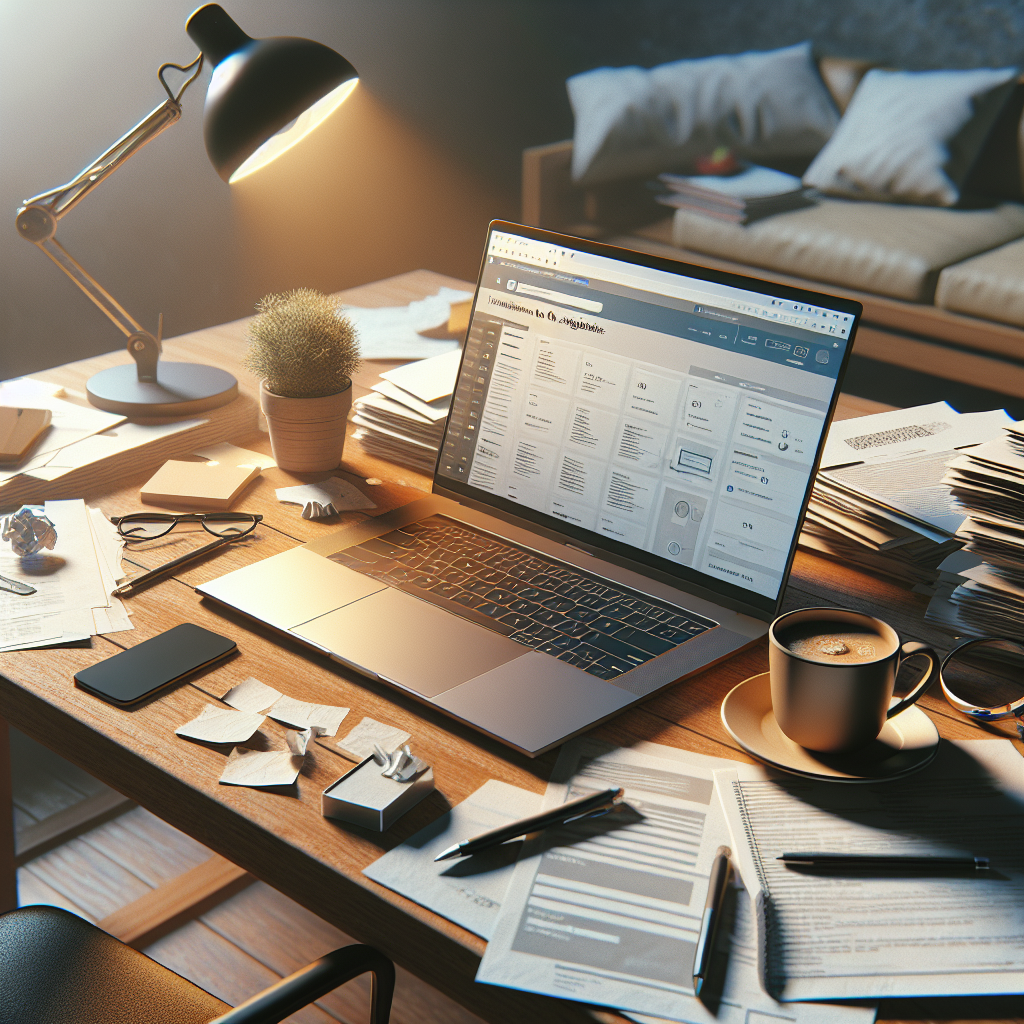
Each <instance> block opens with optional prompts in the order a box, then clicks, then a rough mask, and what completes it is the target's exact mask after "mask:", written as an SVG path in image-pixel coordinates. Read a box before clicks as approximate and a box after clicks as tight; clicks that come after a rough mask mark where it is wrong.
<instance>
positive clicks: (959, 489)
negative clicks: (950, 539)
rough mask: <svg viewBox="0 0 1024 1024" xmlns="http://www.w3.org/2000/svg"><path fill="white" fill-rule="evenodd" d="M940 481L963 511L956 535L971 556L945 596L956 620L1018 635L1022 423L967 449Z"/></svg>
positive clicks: (1023, 575) (1022, 558)
mask: <svg viewBox="0 0 1024 1024" xmlns="http://www.w3.org/2000/svg"><path fill="white" fill-rule="evenodd" d="M944 482H945V483H946V484H947V485H948V486H949V487H950V489H951V491H952V493H953V497H954V499H955V500H956V501H957V503H958V504H959V506H960V507H961V509H962V510H963V511H964V512H965V513H966V518H965V519H964V521H963V524H962V525H961V526H960V528H959V530H958V531H957V536H958V538H959V539H960V540H962V541H963V542H964V551H965V552H966V553H970V554H972V555H974V556H975V558H974V559H972V561H973V562H974V564H973V565H970V566H968V567H965V568H962V569H960V571H959V574H958V577H959V578H958V580H957V582H958V584H959V585H958V586H956V587H955V589H953V590H952V593H951V594H950V595H949V601H950V602H951V603H952V604H953V606H954V607H955V610H956V617H957V619H958V620H959V622H960V624H962V625H963V626H965V627H967V628H968V629H969V630H970V631H971V632H975V633H986V632H994V633H1002V634H1005V635H1007V636H1012V637H1017V636H1018V635H1019V633H1020V624H1021V621H1022V620H1024V422H1021V423H1014V424H1012V425H1010V426H1008V427H1006V428H1005V432H1004V436H1002V437H999V438H997V439H995V440H993V441H989V442H988V443H987V444H982V445H978V447H976V448H970V449H968V450H967V451H965V452H964V453H963V454H962V455H960V456H959V457H958V458H957V459H955V460H954V461H953V462H951V463H950V465H949V470H948V471H947V473H946V476H945V479H944Z"/></svg>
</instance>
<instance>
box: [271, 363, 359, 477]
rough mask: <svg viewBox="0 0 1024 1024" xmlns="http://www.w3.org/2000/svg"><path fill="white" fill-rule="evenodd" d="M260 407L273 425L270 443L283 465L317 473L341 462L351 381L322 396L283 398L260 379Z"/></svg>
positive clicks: (350, 400)
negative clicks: (345, 386) (334, 391)
mask: <svg viewBox="0 0 1024 1024" xmlns="http://www.w3.org/2000/svg"><path fill="white" fill-rule="evenodd" d="M260 408H261V409H262V410H263V415H264V416H266V417H267V425H268V426H269V427H270V446H271V448H273V450H274V459H275V460H276V461H277V464H278V465H279V466H280V467H281V469H287V470H291V471H292V472H294V473H316V472H320V471H322V470H325V469H334V468H335V467H337V466H338V465H339V464H340V463H341V456H342V453H343V451H344V448H345V426H346V424H347V423H348V414H349V410H350V409H351V408H352V385H351V383H350V384H349V386H348V387H347V388H345V390H344V391H338V392H337V393H335V394H333V395H325V396H324V397H323V398H284V397H283V396H281V395H275V394H274V393H273V392H272V391H268V390H267V386H266V381H261V382H260Z"/></svg>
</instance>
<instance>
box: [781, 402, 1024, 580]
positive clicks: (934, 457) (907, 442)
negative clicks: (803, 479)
mask: <svg viewBox="0 0 1024 1024" xmlns="http://www.w3.org/2000/svg"><path fill="white" fill-rule="evenodd" d="M1011 422H1012V421H1011V420H1010V417H1008V416H1007V415H1006V413H1005V412H1003V411H1002V410H996V411H993V412H979V413H963V414H961V413H958V412H957V411H956V410H955V409H953V408H952V407H951V406H949V405H948V404H947V403H945V402H936V403H934V404H933V405H925V406H919V407H917V408H914V409H898V410H894V411H893V412H887V413H879V414H877V415H874V416H862V417H858V418H855V419H848V420H839V421H837V422H835V423H833V424H832V427H831V429H830V430H829V435H828V441H827V442H826V445H825V452H824V454H823V456H822V460H821V466H820V468H819V470H818V475H817V477H816V478H815V481H814V489H813V491H812V494H811V501H810V504H809V505H808V508H807V518H806V520H805V521H804V527H803V532H802V533H801V535H800V546H801V547H803V548H805V549H807V550H810V551H814V552H816V553H818V554H822V555H825V556H826V557H828V558H832V559H835V560H837V561H841V562H843V563H845V564H848V565H856V566H859V567H861V568H864V569H866V570H868V571H869V572H872V573H875V574H877V575H882V576H888V577H891V578H892V579H895V580H897V581H899V582H900V583H902V584H907V583H909V584H912V585H915V586H917V587H918V588H920V589H922V590H924V591H925V592H931V590H932V588H934V586H935V584H936V583H937V582H938V580H939V576H940V566H941V564H942V563H943V562H944V561H945V560H946V559H947V558H948V557H949V556H950V555H952V554H953V553H954V552H957V551H959V550H960V549H961V548H962V547H963V546H964V543H965V541H964V539H963V537H961V536H960V534H959V532H958V531H959V530H960V528H961V526H962V524H963V522H964V511H963V510H962V508H960V506H959V505H958V503H957V502H956V501H955V500H954V498H953V495H952V494H951V492H950V488H949V485H948V484H947V483H946V482H945V479H944V478H945V476H946V472H947V471H946V466H947V464H949V463H950V462H952V461H953V460H955V459H957V458H959V457H960V454H961V451H962V450H963V449H965V448H968V447H970V446H973V445H979V444H983V443H984V442H988V441H990V440H991V439H992V438H994V437H998V436H999V435H1000V434H1001V432H1002V429H1003V428H1004V427H1005V426H1006V425H1008V424H1010V423H1011Z"/></svg>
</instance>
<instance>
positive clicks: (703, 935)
mask: <svg viewBox="0 0 1024 1024" xmlns="http://www.w3.org/2000/svg"><path fill="white" fill-rule="evenodd" d="M730 856H732V850H730V849H729V847H728V846H720V847H719V848H718V850H717V851H716V852H715V862H714V864H712V865H711V879H710V881H709V882H708V898H707V900H705V902H704V916H703V917H702V918H701V922H700V935H699V936H698V938H697V952H696V953H695V954H694V957H693V991H694V993H695V994H696V995H700V990H701V988H702V987H703V985H704V978H705V976H706V975H707V971H708V963H709V962H710V960H711V950H712V949H714V946H715V934H716V933H717V931H718V920H719V918H720V917H721V916H722V902H723V901H724V900H725V890H726V886H727V885H728V883H729V868H730V865H729V857H730Z"/></svg>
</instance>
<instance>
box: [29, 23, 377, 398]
mask: <svg viewBox="0 0 1024 1024" xmlns="http://www.w3.org/2000/svg"><path fill="white" fill-rule="evenodd" d="M185 31H186V32H187V33H188V34H189V36H190V37H191V38H192V40H193V41H194V42H195V43H196V44H197V45H198V46H199V49H200V51H201V52H200V54H199V56H198V57H196V59H195V60H194V61H192V63H191V64H186V65H180V64H162V65H161V66H160V68H159V70H158V71H157V79H158V80H159V82H160V84H161V85H162V86H163V88H164V91H165V92H166V93H167V99H166V100H165V101H164V102H163V103H161V104H160V106H159V107H157V108H156V110H154V111H153V112H152V113H151V114H150V115H149V116H148V117H147V118H145V119H144V120H143V121H140V122H139V124H137V125H136V126H135V127H134V128H133V129H132V130H131V131H130V132H128V134H127V135H124V136H122V137H121V138H120V139H118V141H117V142H115V143H114V144H113V145H112V146H111V147H110V149H108V150H107V151H106V152H105V153H104V154H103V155H102V156H101V157H99V158H98V159H96V160H95V161H93V163H91V164H90V165H89V166H88V167H86V168H85V169H84V170H83V171H82V172H81V173H80V174H79V175H78V176H77V177H75V178H74V179H73V180H72V181H69V182H68V183H67V184H66V185H62V186H60V187H59V188H55V189H52V190H51V191H49V192H43V193H42V194H41V195H38V196H35V197H34V198H32V199H28V200H26V201H25V203H24V204H23V205H22V206H21V207H20V208H19V210H18V213H17V218H16V221H15V223H16V225H17V229H18V233H19V234H20V235H21V236H22V238H25V239H27V240H28V241H30V242H32V243H34V244H35V245H36V246H38V247H39V248H40V249H41V250H42V251H43V252H44V253H46V255H47V256H49V257H50V259H51V260H53V262H54V263H56V264H57V266H58V267H60V268H61V270H63V271H64V273H65V274H67V275H68V277H70V278H71V280H72V281H74V282H75V284H77V285H78V287H79V288H81V289H82V291H84V292H85V294H86V295H88V296H89V298H90V299H92V301H93V302H95V303H96V305H97V306H99V308H100V309H101V310H103V312H104V313H106V315H107V316H108V317H110V319H111V320H113V322H114V323H115V324H116V326H117V327H118V328H119V329H120V330H121V331H122V332H123V333H124V334H125V335H127V337H128V345H127V347H128V354H129V355H130V356H131V357H132V359H133V360H134V365H133V364H127V365H123V366H114V367H111V368H110V369H107V370H102V371H101V372H100V373H97V374H96V375H95V376H94V377H92V378H91V379H90V380H89V383H88V384H87V386H86V387H87V391H88V395H89V401H90V402H92V404H93V405H96V406H98V407H99V408H101V409H107V410H109V411H110V412H116V413H120V414H121V415H128V416H185V415H192V414H194V413H198V412H202V411H204V410H206V409H215V408H216V407H217V406H220V405H225V404H227V403H228V402H230V401H231V400H232V399H233V398H234V397H235V396H236V395H237V394H238V382H237V381H236V380H235V378H234V377H233V376H232V375H231V374H230V373H227V372H226V371H224V370H220V369H217V368H216V367H213V366H202V365H199V364H196V363H162V362H160V351H161V337H162V334H163V315H162V314H161V316H160V319H159V322H158V327H157V333H156V335H155V336H154V335H152V334H150V333H149V331H147V330H145V328H143V327H142V326H141V324H139V322H138V321H137V320H135V319H134V317H132V316H131V315H130V314H129V313H128V312H127V311H126V310H125V309H124V308H123V307H122V306H121V305H120V304H119V303H118V302H117V300H116V299H114V297H113V296H112V295H111V294H110V293H109V292H108V291H107V290H106V289H105V288H104V287H103V286H102V285H100V284H99V283H98V282H97V281H96V280H95V279H94V278H93V277H92V276H91V275H90V274H89V273H88V272H87V271H86V270H85V269H84V268H83V267H82V266H81V265H80V264H79V263H77V262H76V261H75V260H74V259H73V258H72V257H71V255H70V254H69V253H68V252H67V250H66V249H65V248H64V247H63V246H62V245H61V244H60V243H59V242H58V241H57V239H56V238H55V237H54V236H55V234H56V231H57V222H58V221H59V220H60V219H61V217H63V216H64V215H65V214H67V213H68V212H70V211H71V210H72V209H73V208H74V207H75V206H77V205H78V203H79V202H81V200H82V199H84V198H85V197H86V196H87V195H88V194H89V193H90V192H91V191H92V190H93V189H94V188H96V186H97V185H99V183H100V182H101V181H103V180H104V179H105V178H107V177H109V176H110V175H111V174H113V172H114V171H116V170H117V169H118V167H120V166H121V164H123V163H124V162H125V161H126V160H127V159H128V158H129V157H131V156H134V155H135V153H137V152H138V151H139V150H140V149H141V148H142V147H143V146H144V145H146V143H147V142H151V141H152V140H153V139H155V138H156V137H157V136H158V135H159V134H160V133H161V132H162V131H163V130H164V129H165V128H169V127H170V126H171V125H172V124H174V123H175V121H177V120H178V118H179V117H181V97H182V95H183V94H184V92H185V90H186V89H187V88H188V87H189V86H190V85H191V84H192V83H193V82H194V81H195V80H196V78H197V77H198V76H199V73H200V72H201V71H202V68H203V63H204V61H209V62H210V63H211V64H212V65H213V74H212V77H211V80H210V88H209V91H208V92H207V95H206V109H205V113H204V118H203V135H204V139H205V142H206V151H207V153H208V154H209V157H210V161H211V162H212V163H213V166H214V168H216V170H217V173H218V174H219V175H220V176H221V177H222V178H223V179H224V180H225V181H228V182H234V181H238V180H239V179H240V178H243V177H246V176H247V175H249V174H251V173H253V171H256V170H258V169H259V168H260V167H263V166H265V165H266V164H268V163H270V161H271V160H274V159H275V158H276V157H278V156H280V155H281V154H282V153H284V152H285V151H287V150H288V149H290V148H291V147H292V146H294V145H295V143H296V142H298V141H299V140H300V139H301V138H303V137H304V136H305V135H307V134H308V133H309V132H310V131H312V130H313V129H314V128H315V127H316V126H317V125H318V124H320V122H321V121H323V120H324V119H325V118H326V117H327V115H328V114H330V113H331V111H333V110H334V109H335V108H336V107H337V106H338V105H339V104H340V103H341V102H342V101H343V100H344V99H346V97H347V96H348V95H349V93H351V92H352V90H353V89H354V88H355V86H356V83H357V82H358V81H359V79H358V77H357V75H356V70H355V68H353V67H352V65H351V64H350V63H349V62H348V61H347V60H345V58H344V57H342V56H340V55H339V54H337V53H335V51H334V50H332V49H330V48H329V47H327V46H323V45H322V44H320V43H315V42H312V41H311V40H309V39H294V38H274V39H252V38H250V37H249V36H247V35H246V34H245V33H244V32H243V31H242V30H241V29H240V28H239V27H238V25H236V24H235V22H234V21H232V20H231V18H230V17H229V16H228V14H227V12H226V11H225V10H224V9H223V8H222V7H220V6H219V5H218V4H207V5H206V6H204V7H200V8H199V9H198V10H197V11H195V12H194V13H193V14H192V16H191V17H190V18H189V19H188V22H187V23H186V25H185ZM169 68H174V69H176V70H178V71H180V72H182V73H183V74H186V75H188V74H189V72H191V75H189V77H188V78H186V80H185V82H184V83H183V84H182V85H181V86H180V88H179V89H178V91H177V92H176V93H175V92H174V91H173V90H172V89H171V87H170V86H168V84H167V83H166V82H165V81H164V73H165V72H166V71H167V70H168V69H169Z"/></svg>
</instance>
